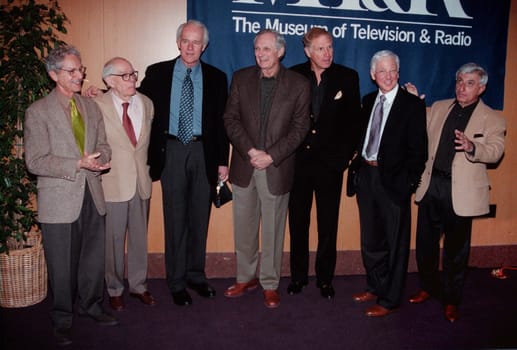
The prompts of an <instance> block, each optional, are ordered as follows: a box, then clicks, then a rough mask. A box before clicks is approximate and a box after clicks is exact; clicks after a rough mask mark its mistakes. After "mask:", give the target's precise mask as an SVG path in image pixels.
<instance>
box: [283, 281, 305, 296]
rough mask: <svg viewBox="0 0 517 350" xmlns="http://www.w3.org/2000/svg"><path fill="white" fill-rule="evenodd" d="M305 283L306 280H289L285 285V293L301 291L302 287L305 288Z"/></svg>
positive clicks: (291, 293) (290, 293)
mask: <svg viewBox="0 0 517 350" xmlns="http://www.w3.org/2000/svg"><path fill="white" fill-rule="evenodd" d="M306 285H307V282H300V281H291V283H289V285H288V286H287V293H289V295H295V294H298V293H301V291H302V289H303V288H305V286H306Z"/></svg>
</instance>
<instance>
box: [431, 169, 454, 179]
mask: <svg viewBox="0 0 517 350" xmlns="http://www.w3.org/2000/svg"><path fill="white" fill-rule="evenodd" d="M432 176H437V177H441V178H443V179H450V178H451V177H452V175H451V173H450V172H448V171H443V170H439V169H436V168H433V173H432Z"/></svg>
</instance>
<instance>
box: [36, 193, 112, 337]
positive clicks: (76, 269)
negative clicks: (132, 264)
mask: <svg viewBox="0 0 517 350" xmlns="http://www.w3.org/2000/svg"><path fill="white" fill-rule="evenodd" d="M41 230H42V233H43V247H44V250H45V259H46V261H47V269H48V277H49V284H50V290H51V294H52V299H53V304H52V310H51V312H50V317H51V319H52V324H53V325H54V327H55V328H70V327H71V326H72V315H73V308H74V302H75V299H76V297H77V301H78V304H79V312H80V313H82V314H89V315H99V314H100V313H101V312H103V310H102V300H103V288H104V216H101V215H99V213H98V212H97V208H96V207H95V204H94V202H93V199H92V197H91V194H90V190H89V189H88V186H87V185H86V189H85V192H84V200H83V206H82V208H81V213H80V214H79V217H78V218H77V220H76V221H74V222H72V223H67V224H45V223H42V224H41Z"/></svg>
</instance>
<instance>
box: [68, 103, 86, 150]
mask: <svg viewBox="0 0 517 350" xmlns="http://www.w3.org/2000/svg"><path fill="white" fill-rule="evenodd" d="M70 115H71V117H72V131H73V132H74V136H75V142H76V143H77V146H78V147H79V150H80V151H81V155H83V154H84V120H83V117H81V113H79V110H78V109H77V105H76V104H75V101H74V99H73V98H72V99H71V100H70Z"/></svg>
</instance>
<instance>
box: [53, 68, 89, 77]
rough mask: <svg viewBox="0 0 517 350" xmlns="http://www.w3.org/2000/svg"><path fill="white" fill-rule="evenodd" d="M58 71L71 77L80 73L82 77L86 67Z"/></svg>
mask: <svg viewBox="0 0 517 350" xmlns="http://www.w3.org/2000/svg"><path fill="white" fill-rule="evenodd" d="M58 69H59V70H62V71H63V72H68V74H70V76H73V75H74V74H75V73H81V74H82V75H84V73H86V67H84V66H81V67H79V68H72V69H65V68H58Z"/></svg>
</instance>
